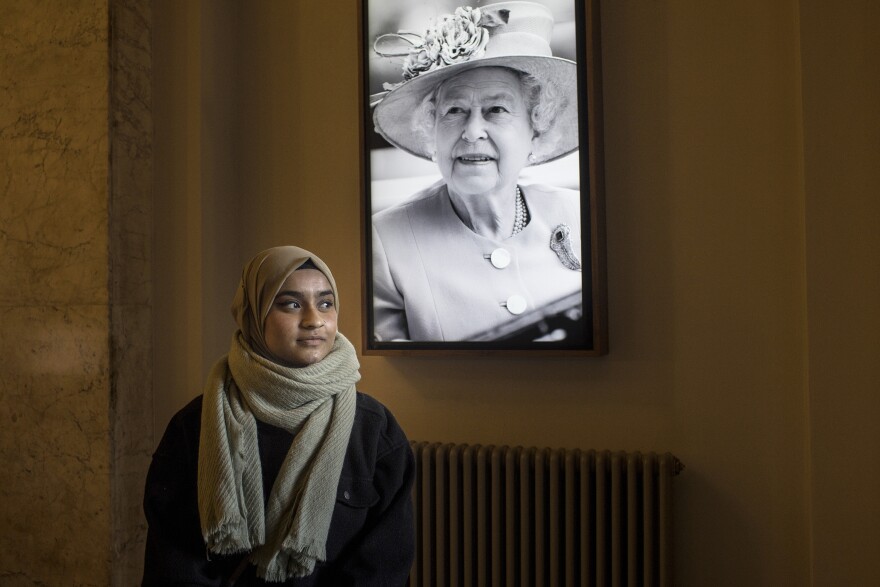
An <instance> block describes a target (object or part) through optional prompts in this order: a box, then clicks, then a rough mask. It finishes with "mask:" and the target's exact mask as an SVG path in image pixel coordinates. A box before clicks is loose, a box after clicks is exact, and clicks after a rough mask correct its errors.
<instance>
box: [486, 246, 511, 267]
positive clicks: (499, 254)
mask: <svg viewBox="0 0 880 587" xmlns="http://www.w3.org/2000/svg"><path fill="white" fill-rule="evenodd" d="M489 260H490V261H491V262H492V265H493V266H494V267H495V268H496V269H504V268H505V267H507V266H508V265H510V253H509V252H507V249H502V248H498V249H495V250H494V251H492V254H491V255H490V256H489Z"/></svg>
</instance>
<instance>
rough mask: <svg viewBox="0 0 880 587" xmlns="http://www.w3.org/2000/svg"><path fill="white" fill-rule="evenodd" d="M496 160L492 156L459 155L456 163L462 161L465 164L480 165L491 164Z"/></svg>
mask: <svg viewBox="0 0 880 587" xmlns="http://www.w3.org/2000/svg"><path fill="white" fill-rule="evenodd" d="M494 160H495V158H494V157H492V156H490V155H459V156H458V157H456V161H460V162H461V163H465V164H468V165H479V164H481V163H491V162H492V161H494Z"/></svg>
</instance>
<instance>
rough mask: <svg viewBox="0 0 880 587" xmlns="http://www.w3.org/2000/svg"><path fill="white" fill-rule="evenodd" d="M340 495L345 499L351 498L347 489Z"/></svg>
mask: <svg viewBox="0 0 880 587" xmlns="http://www.w3.org/2000/svg"><path fill="white" fill-rule="evenodd" d="M342 497H344V498H345V499H351V494H350V493H349V492H347V491H344V492H343V493H342Z"/></svg>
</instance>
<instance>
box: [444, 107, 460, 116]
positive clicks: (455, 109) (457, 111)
mask: <svg viewBox="0 0 880 587" xmlns="http://www.w3.org/2000/svg"><path fill="white" fill-rule="evenodd" d="M463 112H464V108H462V107H461V106H450V107H449V108H447V109H446V116H449V115H451V114H461V113H463Z"/></svg>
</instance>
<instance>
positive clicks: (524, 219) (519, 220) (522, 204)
mask: <svg viewBox="0 0 880 587" xmlns="http://www.w3.org/2000/svg"><path fill="white" fill-rule="evenodd" d="M528 223H529V210H528V209H527V208H526V201H525V200H524V199H523V195H522V191H521V190H520V189H519V186H516V213H515V215H514V219H513V232H512V233H510V236H516V235H517V234H519V233H520V232H521V231H522V229H523V228H525V227H526V225H527V224H528Z"/></svg>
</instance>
